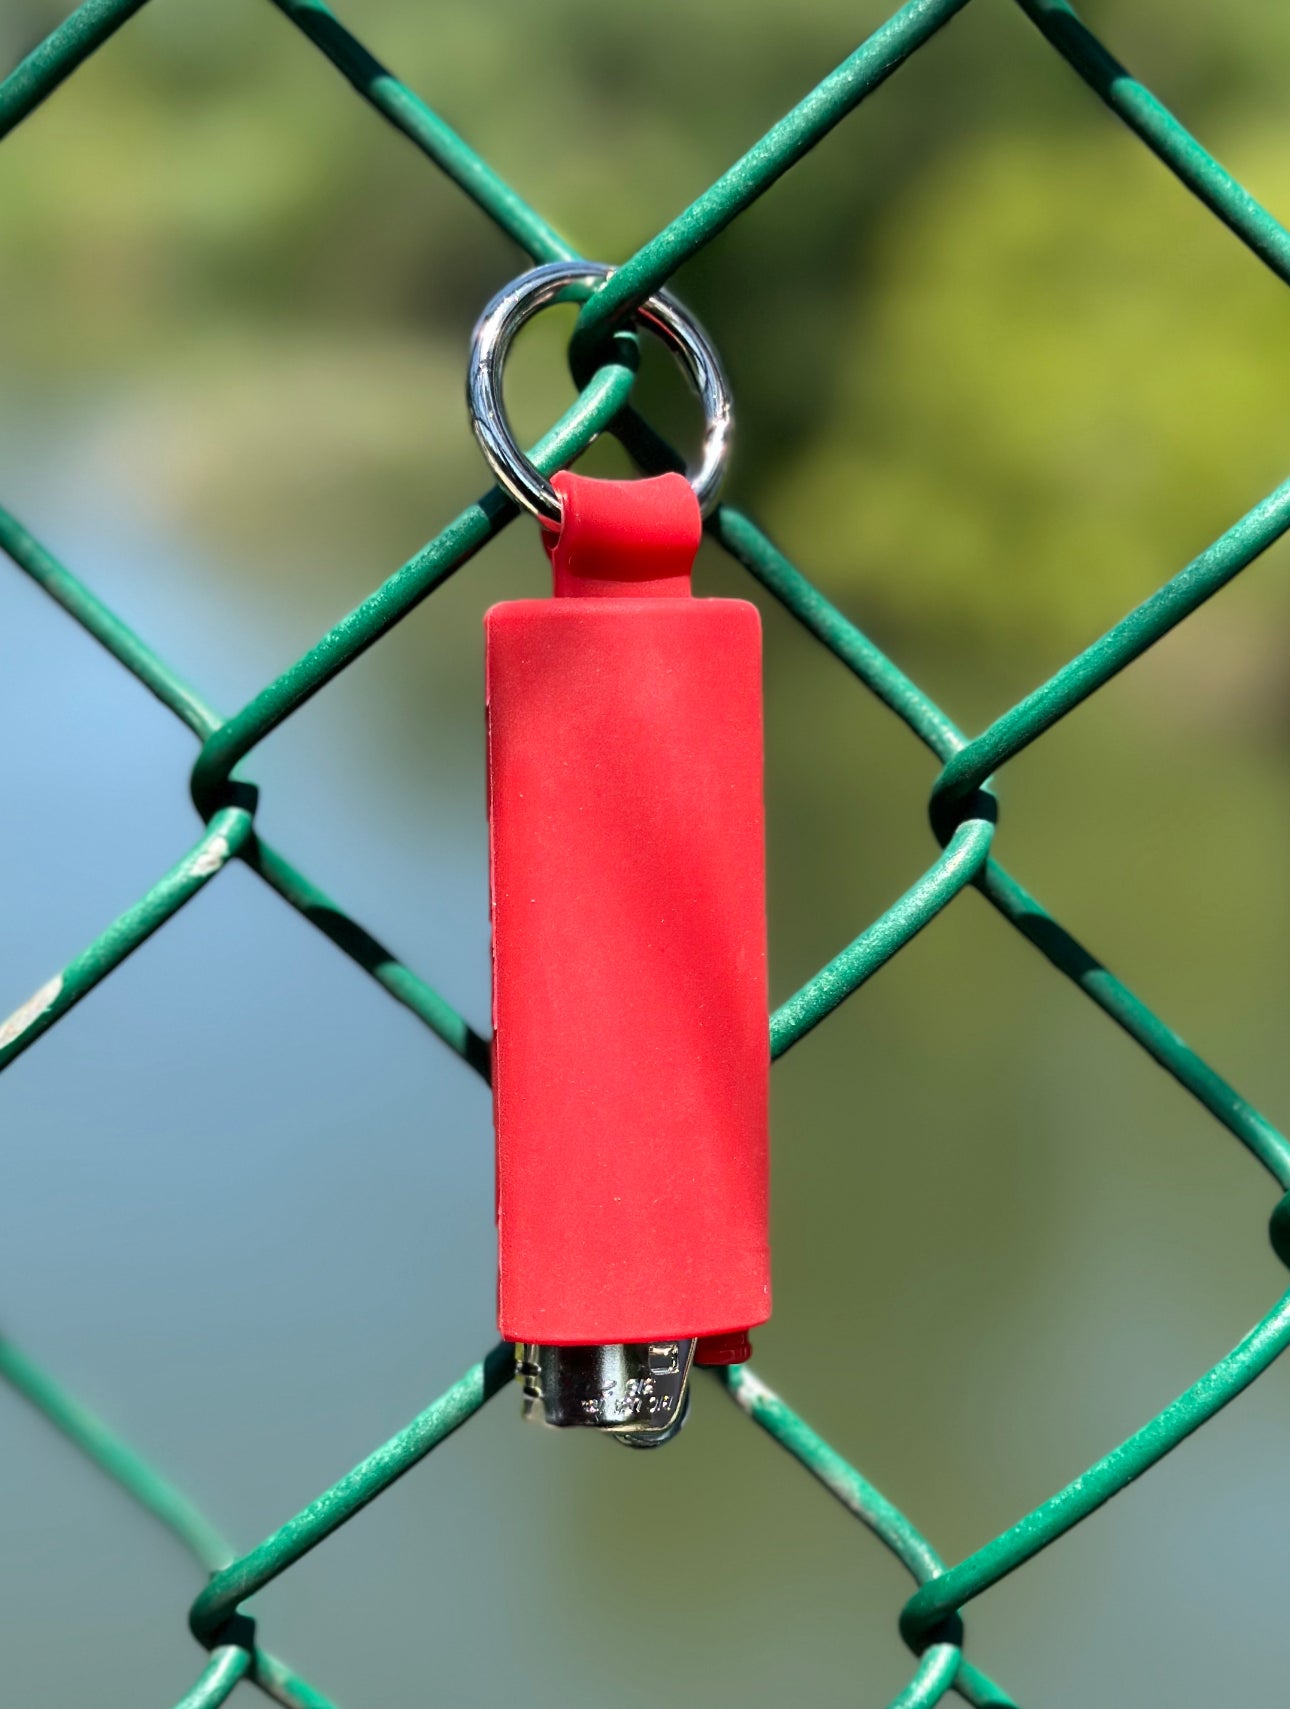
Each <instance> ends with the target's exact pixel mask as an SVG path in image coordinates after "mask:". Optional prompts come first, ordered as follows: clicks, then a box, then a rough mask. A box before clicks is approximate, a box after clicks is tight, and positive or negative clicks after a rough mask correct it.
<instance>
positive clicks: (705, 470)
mask: <svg viewBox="0 0 1290 1709" xmlns="http://www.w3.org/2000/svg"><path fill="white" fill-rule="evenodd" d="M612 272H613V268H612V267H606V266H604V265H603V264H602V263H601V262H598V261H550V262H548V263H547V264H546V265H545V266H543V267H535V268H534V269H533V270H532V272H530V273H522V274H521V275H520V277H519V278H518V279H514V280H512V281H511V283H510V284H509V285H507V286H506V287H505V289H504V290H501V291H499V292H498V293H497V295H496V296H495V297H494V298H493V300H492V302H491V303H489V305H488V307H487V308H486V309H485V310H484V312H483V314H482V315H481V316H480V317H479V322H478V324H477V326H476V327H475V332H474V336H473V338H472V339H471V346H470V366H469V368H468V370H467V374H466V401H467V403H468V404H469V406H470V421H471V426H472V427H473V428H474V430H475V437H476V439H478V441H479V444H480V449H481V450H482V451H483V453H484V456H485V458H486V459H487V461H488V466H489V468H490V469H491V470H492V471H493V473H494V475H496V477H497V480H498V484H499V485H500V486H501V487H502V488H503V489H504V490H505V491H506V492H507V493H509V495H510V496H511V498H513V499H514V500H515V502H516V503H517V504H519V505H522V506H523V507H524V509H525V510H528V511H532V513H533V515H534V516H536V517H537V519H538V521H539V522H540V523H541V524H542V526H543V527H544V528H559V526H560V518H561V506H560V495H559V493H557V492H556V490H555V488H554V487H553V486H552V485H551V483H550V481H548V480H547V478H546V476H545V475H542V474H539V472H538V471H537V469H535V468H534V467H533V465H532V463H530V462H529V460H528V458H527V457H526V456H525V455H524V453H523V452H522V451H521V450H520V448H519V446H518V445H517V444H516V442H515V435H514V434H513V433H512V432H511V427H510V423H509V422H508V421H507V419H506V411H505V409H504V408H503V407H502V386H501V381H502V366H503V364H504V363H505V361H506V353H507V351H508V350H509V349H510V347H511V340H512V339H513V338H514V337H515V334H516V333H517V332H518V331H519V329H520V328H521V327H522V326H523V325H524V323H525V321H526V320H528V319H529V317H530V316H531V315H534V314H536V313H537V311H538V310H539V309H541V308H545V307H546V305H547V304H548V303H550V302H552V301H553V300H554V299H555V298H556V297H558V296H559V295H560V292H561V291H563V290H564V289H565V288H566V286H569V285H590V284H598V283H601V282H603V281H604V280H605V279H607V278H608V277H609V275H610V274H611V273H612ZM632 321H633V323H637V322H638V323H639V324H640V325H642V326H646V327H648V328H649V330H650V331H651V332H653V333H656V334H657V335H658V337H659V338H661V339H662V341H663V343H664V344H665V345H666V346H667V348H668V350H669V351H670V352H671V354H672V355H673V356H674V357H675V358H676V360H677V363H678V365H679V366H680V367H681V369H682V371H683V372H684V373H685V375H686V377H687V378H688V379H689V380H690V382H691V384H692V385H693V387H694V389H695V391H696V392H697V393H698V394H699V397H700V399H701V401H702V403H703V411H704V430H703V450H702V454H701V456H700V459H699V466H698V468H697V469H696V470H695V471H694V473H693V474H692V475H691V476H690V485H691V486H692V487H693V489H694V496H695V497H696V498H697V499H698V501H699V509H700V510H701V511H702V512H703V514H704V515H705V516H706V515H707V513H708V511H709V510H711V508H712V506H713V505H714V504H715V503H716V499H717V490H718V488H719V487H720V485H721V478H722V476H723V474H724V473H725V465H726V458H727V457H728V455H729V452H730V438H731V432H732V429H733V426H734V413H733V408H732V404H731V399H730V387H729V384H728V382H727V380H726V376H725V374H724V373H723V372H722V368H721V363H720V361H719V359H718V357H717V353H716V351H715V350H714V349H713V347H712V344H711V341H710V340H709V338H708V335H707V334H706V333H705V332H704V330H703V328H702V327H701V326H700V325H699V324H698V322H697V321H696V320H695V319H694V318H693V317H692V316H691V315H690V314H689V313H688V312H687V311H686V310H685V309H684V308H682V306H681V304H680V303H678V302H677V300H676V298H675V297H673V296H669V295H668V293H667V292H666V291H658V292H656V293H655V294H654V295H653V296H652V297H649V298H647V299H646V301H645V302H643V303H642V304H641V305H640V307H639V308H638V309H636V311H635V313H634V314H633V316H632Z"/></svg>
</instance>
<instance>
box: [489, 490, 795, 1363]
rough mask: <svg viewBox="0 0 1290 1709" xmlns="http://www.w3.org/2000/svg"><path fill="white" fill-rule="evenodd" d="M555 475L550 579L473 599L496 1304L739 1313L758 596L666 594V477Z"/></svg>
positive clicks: (544, 1335) (650, 1329)
mask: <svg viewBox="0 0 1290 1709" xmlns="http://www.w3.org/2000/svg"><path fill="white" fill-rule="evenodd" d="M556 485H557V486H558V488H559V489H560V492H561V495H562V498H563V501H564V524H563V528H562V532H561V535H560V537H559V540H558V542H557V543H556V544H555V545H554V547H553V548H552V559H553V564H554V568H555V581H556V587H557V590H558V591H559V593H560V594H561V595H562V597H558V598H554V599H546V600H518V601H515V602H512V603H508V604H505V605H499V606H495V607H493V609H492V610H491V611H490V612H489V613H488V614H487V617H486V619H485V632H486V676H487V701H488V775H489V802H490V809H489V813H490V856H491V862H490V864H491V900H492V927H493V1024H494V1033H495V1044H494V1057H493V1073H494V1092H495V1120H496V1135H497V1220H498V1247H499V1287H498V1296H499V1306H498V1311H499V1322H500V1327H501V1331H502V1334H503V1335H504V1336H506V1337H507V1338H508V1339H510V1340H514V1341H536V1342H548V1343H556V1344H573V1343H581V1342H616V1341H645V1340H654V1339H660V1338H664V1337H667V1338H675V1337H679V1336H689V1335H709V1334H719V1333H723V1332H729V1331H732V1330H743V1329H746V1328H747V1327H749V1326H750V1325H753V1324H756V1323H760V1322H762V1321H764V1320H765V1318H766V1317H767V1316H768V1315H769V1312H770V1273H769V1243H768V1230H767V1215H768V1203H767V1201H768V1140H767V1086H768V1070H769V1044H768V1031H767V992H766V925H765V872H764V852H763V845H764V828H763V808H762V727H761V631H760V621H759V618H758V614H757V611H756V608H755V607H754V606H752V605H750V604H747V603H746V602H744V601H742V600H727V599H694V598H691V597H690V594H689V580H688V577H689V568H690V562H691V560H692V558H693V555H694V550H695V548H696V546H697V543H698V534H699V518H698V512H697V507H696V506H695V504H694V498H693V494H692V493H691V492H690V489H689V487H688V485H687V484H686V483H685V482H684V481H683V480H682V479H681V478H680V477H679V476H664V477H662V478H661V479H660V480H658V481H642V482H623V483H617V482H603V481H587V480H583V479H581V478H580V477H577V476H569V475H565V476H560V477H557V481H556Z"/></svg>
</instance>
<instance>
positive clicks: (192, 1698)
mask: <svg viewBox="0 0 1290 1709" xmlns="http://www.w3.org/2000/svg"><path fill="white" fill-rule="evenodd" d="M0 1377H3V1379H4V1380H5V1382H7V1383H8V1384H9V1385H10V1387H11V1388H12V1389H13V1390H14V1391H15V1393H17V1394H20V1395H21V1396H22V1397H23V1399H24V1400H26V1401H27V1402H29V1404H30V1405H31V1406H33V1407H35V1409H36V1411H37V1412H39V1413H40V1414H41V1416H42V1417H43V1418H45V1419H46V1420H47V1421H48V1422H49V1423H50V1424H52V1425H53V1426H54V1428H55V1429H56V1430H59V1431H60V1432H61V1433H62V1435H63V1436H65V1437H66V1439H67V1440H68V1441H69V1442H70V1443H72V1445H73V1446H74V1447H76V1448H78V1449H79V1450H80V1451H81V1453H82V1454H84V1455H85V1456H86V1458H87V1459H89V1460H91V1461H92V1462H93V1463H94V1464H95V1465H96V1466H98V1468H99V1470H100V1471H102V1472H104V1473H105V1474H106V1475H107V1476H108V1477H109V1478H110V1479H111V1480H112V1482H113V1483H115V1484H116V1485H117V1486H118V1487H119V1488H120V1489H122V1490H124V1491H125V1493H126V1494H127V1495H129V1496H131V1497H132V1498H133V1500H134V1501H136V1502H137V1503H138V1505H139V1506H140V1507H142V1508H143V1509H144V1510H145V1511H146V1512H148V1513H150V1514H151V1515H152V1516H153V1518H154V1519H156V1520H158V1521H159V1522H160V1523H161V1524H162V1525H163V1526H164V1527H165V1528H166V1530H167V1531H169V1532H170V1534H171V1536H172V1537H174V1538H176V1539H177V1540H178V1541H179V1542H180V1543H181V1544H182V1545H183V1546H184V1548H185V1549H187V1551H188V1553H189V1554H190V1555H191V1556H192V1557H193V1559H194V1560H195V1561H196V1562H197V1564H198V1566H199V1567H201V1568H202V1569H203V1570H204V1571H205V1572H207V1573H216V1572H219V1571H220V1569H221V1568H222V1567H224V1566H225V1565H226V1564H227V1563H228V1561H229V1560H230V1559H232V1557H233V1554H234V1549H233V1546H232V1544H231V1543H229V1542H227V1541H226V1539H225V1538H224V1537H223V1536H222V1535H221V1534H220V1532H219V1531H218V1530H217V1529H216V1528H215V1526H214V1525H212V1524H211V1522H210V1520H209V1519H207V1518H206V1516H205V1514H204V1513H202V1512H200V1511H199V1509H198V1508H196V1507H195V1506H194V1505H193V1503H192V1502H191V1501H190V1500H189V1499H188V1497H187V1496H186V1495H185V1494H184V1493H183V1491H182V1490H179V1489H176V1488H175V1486H174V1484H172V1483H171V1482H170V1480H169V1479H168V1478H165V1477H163V1476H162V1474H161V1473H160V1472H159V1471H157V1469H156V1468H155V1467H154V1466H151V1465H149V1464H148V1462H147V1461H146V1460H145V1459H144V1458H143V1456H142V1455H141V1454H139V1453H137V1452H136V1451H135V1450H134V1449H133V1448H132V1447H131V1446H130V1444H129V1443H128V1442H125V1441H123V1440H122V1438H121V1437H120V1436H118V1435H117V1433H116V1432H115V1431H114V1430H113V1429H111V1427H110V1426H109V1425H107V1424H105V1423H104V1422H103V1420H102V1419H101V1418H99V1417H98V1415H97V1414H96V1413H93V1412H91V1411H90V1409H89V1407H87V1406H85V1405H84V1404H83V1403H82V1402H81V1401H79V1400H77V1399H76V1398H75V1396H74V1395H71V1394H69V1393H68V1391H67V1390H66V1389H65V1388H64V1387H63V1386H62V1384H61V1383H58V1382H55V1380H54V1378H53V1377H51V1376H50V1375H49V1373H48V1372H47V1371H45V1370H43V1369H42V1368H41V1367H40V1366H39V1365H37V1364H36V1362H35V1361H34V1360H33V1359H32V1358H31V1357H30V1356H29V1355H28V1354H26V1353H25V1352H23V1350H22V1349H21V1348H20V1347H18V1346H16V1345H15V1344H14V1343H13V1342H12V1341H10V1340H9V1339H8V1338H7V1337H5V1336H0ZM252 1661H254V1663H255V1665H256V1669H257V1673H258V1674H259V1675H260V1676H261V1678H262V1680H263V1682H264V1684H265V1688H266V1690H268V1692H269V1694H270V1695H271V1696H273V1697H276V1698H277V1700H278V1701H279V1702H280V1703H284V1704H286V1705H288V1709H291V1706H292V1705H294V1704H296V1703H299V1704H301V1705H302V1706H303V1709H334V1705H332V1704H331V1703H329V1701H328V1700H327V1698H325V1697H323V1696H322V1694H321V1693H320V1692H318V1691H316V1690H315V1688H314V1687H313V1686H312V1685H310V1684H309V1683H308V1682H307V1681H306V1680H303V1679H301V1678H300V1677H299V1675H297V1674H295V1673H293V1672H292V1670H291V1669H290V1668H289V1667H287V1665H286V1664H285V1662H281V1661H279V1660H278V1659H277V1657H276V1656H271V1655H269V1654H268V1653H267V1652H265V1651H264V1650H258V1649H257V1650H255V1651H251V1650H249V1649H243V1648H240V1647H238V1646H231V1647H230V1648H228V1649H226V1650H222V1651H217V1652H216V1653H215V1654H214V1655H212V1658H211V1662H210V1664H209V1666H208V1667H207V1668H206V1670H205V1672H204V1673H203V1675H202V1678H201V1680H200V1681H199V1682H198V1684H197V1685H196V1686H194V1687H193V1690H192V1691H191V1692H189V1694H188V1695H187V1696H186V1697H185V1698H184V1699H183V1702H184V1703H185V1704H190V1705H191V1704H200V1703H222V1702H223V1701H224V1698H225V1697H227V1696H228V1693H229V1692H230V1691H231V1690H232V1689H233V1686H234V1685H236V1683H237V1681H238V1680H239V1679H240V1678H241V1677H242V1676H243V1675H244V1674H245V1673H246V1672H247V1670H248V1668H249V1667H250V1666H251V1664H252ZM203 1691H204V1692H205V1693H206V1695H204V1696H201V1695H197V1693H199V1692H203ZM216 1692H219V1693H222V1694H221V1695H213V1694H214V1693H216Z"/></svg>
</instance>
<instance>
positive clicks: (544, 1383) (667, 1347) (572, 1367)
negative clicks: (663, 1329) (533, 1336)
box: [515, 1339, 695, 1448]
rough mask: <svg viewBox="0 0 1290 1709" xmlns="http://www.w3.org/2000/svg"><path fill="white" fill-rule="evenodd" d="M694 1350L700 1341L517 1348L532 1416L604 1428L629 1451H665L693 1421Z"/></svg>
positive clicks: (533, 1344)
mask: <svg viewBox="0 0 1290 1709" xmlns="http://www.w3.org/2000/svg"><path fill="white" fill-rule="evenodd" d="M694 1345H695V1344H694V1341H693V1340H692V1339H691V1340H688V1341H626V1342H624V1341H619V1342H614V1343H612V1344H610V1345H607V1346H598V1347H552V1346H548V1345H546V1344H545V1343H537V1342H532V1341H529V1342H520V1343H517V1345H516V1348H515V1375H516V1377H517V1379H518V1381H519V1383H520V1385H521V1387H522V1389H523V1393H524V1416H525V1418H526V1419H532V1420H534V1421H535V1422H537V1423H539V1424H547V1425H553V1426H554V1427H555V1428H557V1429H565V1428H567V1427H569V1426H571V1425H581V1426H582V1427H583V1428H584V1429H591V1430H603V1431H605V1432H606V1433H607V1434H608V1435H611V1436H613V1437H614V1438H615V1440H616V1441H619V1442H622V1443H624V1444H625V1445H626V1446H627V1447H629V1448H659V1447H661V1446H662V1445H663V1443H664V1442H670V1441H671V1440H672V1438H673V1437H674V1436H675V1435H676V1434H677V1433H678V1431H679V1430H680V1429H681V1426H682V1425H683V1424H684V1423H685V1415H686V1412H687V1411H688V1409H689V1404H690V1394H689V1388H688V1383H689V1377H690V1366H691V1364H692V1363H693V1361H694Z"/></svg>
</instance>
